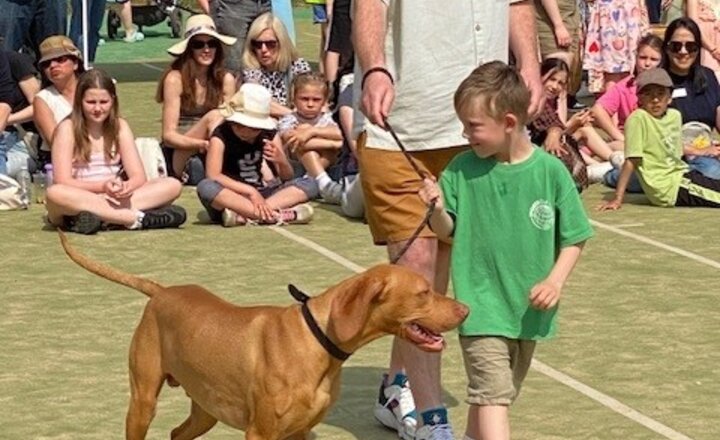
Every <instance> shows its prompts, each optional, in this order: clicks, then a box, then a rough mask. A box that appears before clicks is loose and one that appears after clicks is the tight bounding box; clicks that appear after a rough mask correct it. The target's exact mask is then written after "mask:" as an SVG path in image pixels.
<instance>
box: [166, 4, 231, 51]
mask: <svg viewBox="0 0 720 440" xmlns="http://www.w3.org/2000/svg"><path fill="white" fill-rule="evenodd" d="M196 35H209V36H211V37H213V38H217V39H218V40H220V41H221V42H222V43H223V44H225V45H227V46H232V45H233V44H235V42H236V41H237V38H235V37H230V36H228V35H222V34H219V33H218V31H217V30H216V28H215V22H214V21H213V19H212V18H210V16H208V15H204V14H198V15H193V16H192V17H190V18H188V20H187V23H186V24H185V34H184V35H183V36H184V37H185V38H184V39H183V40H182V41H180V42H179V43H176V44H174V45H172V46H171V47H170V49H168V50H167V51H168V53H169V54H170V55H175V56H180V55H182V54H183V52H185V50H186V49H187V45H188V42H189V41H190V39H191V38H192V37H194V36H196Z"/></svg>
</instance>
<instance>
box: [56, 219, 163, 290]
mask: <svg viewBox="0 0 720 440" xmlns="http://www.w3.org/2000/svg"><path fill="white" fill-rule="evenodd" d="M58 235H59V236H60V243H61V244H62V247H63V249H65V253H66V254H67V255H68V257H70V259H71V260H73V261H74V262H75V263H77V264H78V265H80V266H81V267H82V268H84V269H85V270H87V271H89V272H92V273H94V274H95V275H99V276H101V277H103V278H105V279H108V280H110V281H114V282H116V283H118V284H122V285H124V286H127V287H132V288H133V289H135V290H139V291H140V292H142V293H144V294H145V295H147V296H149V297H151V298H152V297H153V296H154V295H155V294H157V293H158V292H160V291H162V290H163V289H164V287H163V286H161V285H160V284H158V283H156V282H155V281H151V280H147V279H145V278H140V277H138V276H135V275H131V274H129V273H126V272H121V271H119V270H117V269H113V268H112V267H110V266H108V265H106V264H102V263H98V262H97V261H93V260H91V259H90V258H89V257H87V256H85V255H83V254H81V253H80V252H78V251H76V250H75V249H73V247H72V246H70V243H69V242H68V239H67V237H66V236H65V234H64V233H63V232H62V231H61V230H60V229H58Z"/></svg>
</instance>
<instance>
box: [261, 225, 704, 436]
mask: <svg viewBox="0 0 720 440" xmlns="http://www.w3.org/2000/svg"><path fill="white" fill-rule="evenodd" d="M593 223H597V222H593ZM597 226H598V227H605V226H607V225H604V224H602V223H600V224H598V225H597ZM608 227H609V226H608ZM270 229H272V230H273V231H275V232H277V233H278V234H280V235H282V236H284V237H286V238H289V239H290V240H293V241H295V242H297V243H300V244H302V245H303V246H307V247H309V248H310V249H312V250H314V251H316V252H318V253H320V254H321V255H323V256H325V257H327V258H328V259H330V260H332V261H334V262H336V263H338V264H339V265H341V266H344V267H345V268H347V269H350V270H351V271H353V272H356V273H360V272H363V271H365V268H364V267H362V266H360V265H358V264H355V263H353V262H352V261H350V260H348V259H347V258H345V257H343V256H342V255H339V254H337V253H335V252H333V251H331V250H330V249H328V248H326V247H323V246H321V245H319V244H317V243H315V242H314V241H312V240H308V239H307V238H304V237H300V236H299V235H296V234H293V233H292V232H290V231H288V230H286V229H283V228H281V227H277V226H272V227H270ZM613 229H614V228H613ZM619 231H620V232H622V233H626V232H625V231H622V230H619ZM628 234H629V233H628ZM632 235H634V234H632ZM638 237H640V236H638ZM643 238H644V237H643ZM641 241H642V240H641ZM660 244H661V243H660ZM692 255H694V254H692ZM700 258H702V257H700ZM532 368H533V369H534V370H537V371H538V372H540V373H542V374H544V375H546V376H548V377H550V378H551V379H555V380H556V381H558V382H560V383H561V384H563V385H565V386H567V387H569V388H572V389H573V390H575V391H577V392H579V393H580V394H583V395H585V396H587V397H589V398H590V399H592V400H594V401H596V402H598V403H600V404H601V405H603V406H605V407H606V408H609V409H611V410H613V411H615V412H616V413H618V414H620V415H622V416H624V417H627V418H628V419H630V420H632V421H634V422H636V423H638V424H640V425H642V426H644V427H646V428H648V429H649V430H651V431H654V432H656V433H658V434H660V435H662V436H663V437H665V438H667V439H670V440H692V438H690V437H688V436H686V435H685V434H682V433H680V432H678V431H675V430H674V429H672V428H670V427H669V426H666V425H663V424H662V423H660V422H658V421H657V420H655V419H652V418H650V417H648V416H646V415H644V414H642V413H640V412H638V411H637V410H634V409H632V408H631V407H629V406H627V405H625V404H624V403H622V402H620V401H618V400H616V399H613V398H612V397H610V396H608V395H607V394H603V393H601V392H600V391H598V390H596V389H594V388H591V387H589V386H587V385H585V384H583V383H582V382H578V381H577V380H575V379H573V378H572V377H570V376H568V375H566V374H563V373H561V372H559V371H558V370H555V369H554V368H552V367H550V366H548V365H546V364H544V363H542V362H540V361H539V360H537V359H533V361H532Z"/></svg>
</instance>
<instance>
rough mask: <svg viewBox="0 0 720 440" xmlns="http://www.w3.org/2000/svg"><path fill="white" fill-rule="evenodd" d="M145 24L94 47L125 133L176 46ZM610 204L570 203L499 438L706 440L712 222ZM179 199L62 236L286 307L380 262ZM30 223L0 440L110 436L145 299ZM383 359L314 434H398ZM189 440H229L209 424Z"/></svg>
mask: <svg viewBox="0 0 720 440" xmlns="http://www.w3.org/2000/svg"><path fill="white" fill-rule="evenodd" d="M306 12H307V11H306V10H305V9H302V10H300V11H299V13H298V22H297V24H296V29H297V32H298V36H299V37H298V38H299V40H300V48H301V52H302V53H303V55H304V56H306V57H308V58H309V59H311V60H316V58H317V57H316V56H314V55H313V54H314V51H315V48H316V44H317V39H316V37H315V35H316V31H317V29H316V28H315V27H313V26H312V25H311V24H310V23H309V16H307V14H306ZM303 14H305V15H303ZM158 26H160V27H158V28H157V33H155V31H154V30H153V32H151V31H150V30H146V32H147V35H148V37H147V39H146V40H145V41H143V42H141V43H137V44H132V45H130V44H126V43H123V42H120V41H117V42H108V43H107V44H106V45H105V46H103V47H102V48H101V50H100V52H99V57H98V65H100V66H102V67H103V68H106V69H108V70H109V71H110V72H111V73H112V74H113V75H114V76H115V77H116V78H117V79H118V87H119V99H120V107H121V113H122V114H123V115H124V116H125V117H126V118H127V119H128V121H129V122H130V125H131V127H132V128H133V130H134V132H135V134H136V136H158V135H159V132H160V107H159V105H157V104H156V103H155V102H154V100H153V96H154V91H155V87H156V80H157V77H158V76H159V74H160V72H159V70H158V69H161V68H162V67H161V66H162V65H163V63H165V62H167V60H168V57H166V56H165V55H164V52H163V51H164V49H166V48H167V47H169V46H170V45H171V44H172V43H173V42H174V41H176V40H172V39H171V38H169V36H168V35H165V34H166V33H167V29H166V28H163V27H162V26H165V25H164V24H163V25H158ZM143 51H147V53H145V54H144V55H143V54H141V52H143ZM150 54H152V55H150ZM609 194H610V190H609V189H607V188H603V187H601V186H598V185H595V186H593V187H591V188H590V189H589V190H588V191H586V192H585V193H584V194H583V200H584V202H585V205H586V207H587V210H588V213H589V215H590V217H591V219H592V221H593V224H594V226H595V231H596V236H595V237H594V238H593V239H592V240H591V241H590V242H589V243H588V245H587V247H586V249H585V251H584V255H583V258H582V260H581V262H580V263H579V265H578V267H577V268H576V270H575V272H574V274H573V276H572V277H571V279H570V281H569V283H568V285H567V286H566V288H565V290H564V292H563V295H564V296H563V300H562V307H561V317H560V324H561V326H560V333H559V336H558V338H556V339H555V340H552V341H547V342H542V343H540V344H539V345H538V349H537V351H536V360H537V361H538V362H537V363H536V365H535V367H534V368H533V369H532V370H531V371H530V374H529V376H528V378H527V380H526V382H525V384H524V387H523V391H522V394H521V396H520V399H519V400H518V401H517V403H516V404H515V405H514V406H513V409H512V426H513V438H516V439H530V440H536V439H539V440H546V439H547V440H560V439H601V440H616V439H623V440H654V439H678V440H681V439H702V440H715V439H717V438H720V427H719V425H718V423H717V421H718V415H719V414H720V398H719V397H718V396H720V373H719V372H718V371H719V370H718V368H717V365H719V364H720V351H719V350H718V342H717V341H718V340H720V312H719V311H718V306H717V303H718V299H717V297H718V288H717V287H714V286H715V284H716V283H717V278H718V269H720V244H719V242H718V240H716V239H714V237H715V231H714V229H713V228H714V226H715V225H716V224H717V218H718V217H717V215H718V214H717V211H715V210H712V209H694V210H692V209H661V208H656V207H652V206H649V205H648V203H647V201H646V199H645V198H644V197H642V196H630V197H629V198H628V201H627V203H626V205H625V206H623V208H622V209H621V210H620V211H617V212H597V211H595V209H594V208H595V207H596V206H597V205H598V204H599V203H600V201H601V200H602V199H603V198H605V197H608V196H609ZM178 203H180V204H181V205H182V206H184V207H185V208H186V209H187V210H188V212H189V214H190V217H189V220H188V222H187V223H186V225H184V227H183V228H182V229H179V230H161V231H151V232H145V231H140V232H126V231H114V232H103V233H100V234H98V235H96V236H91V237H87V236H78V235H71V236H70V241H71V243H72V245H73V246H75V247H76V248H77V249H78V250H80V251H81V252H83V253H86V254H87V255H89V256H91V257H92V258H94V259H97V260H98V261H101V262H104V263H107V264H110V265H112V266H113V267H116V268H119V269H122V270H124V271H128V272H130V273H133V274H137V275H140V276H143V277H148V278H151V279H154V280H157V281H158V282H160V283H163V284H168V285H172V284H185V283H198V284H201V285H203V286H205V287H207V288H208V289H210V290H211V291H213V292H215V293H216V294H218V295H219V296H221V297H223V298H225V299H227V300H229V301H232V302H235V303H238V304H291V303H292V299H291V298H290V296H289V295H288V293H287V290H286V285H287V284H288V283H294V284H296V285H297V286H299V287H300V288H302V289H304V290H305V291H307V292H309V293H312V294H316V293H319V292H321V291H322V290H324V289H325V288H327V287H328V286H330V285H332V284H334V283H336V282H338V281H340V280H342V279H344V278H346V277H349V276H351V275H352V274H353V273H354V271H355V270H356V269H357V267H358V266H359V267H369V266H371V265H373V264H376V263H380V262H383V261H385V255H384V252H383V249H382V248H379V247H375V246H373V245H372V244H371V239H370V235H369V232H368V228H367V226H366V225H365V224H363V223H362V222H358V221H352V220H348V219H346V218H344V217H342V216H341V215H339V213H338V211H337V209H335V208H334V207H329V206H326V205H319V204H318V205H316V208H317V209H316V218H315V219H314V221H313V222H312V224H310V225H306V226H289V227H285V228H283V229H281V230H277V229H274V228H265V227H238V228H233V229H224V228H222V227H219V226H214V225H207V224H205V223H203V222H202V221H201V220H199V218H200V215H199V214H200V213H201V212H202V207H201V205H200V203H199V201H198V198H197V195H196V194H195V191H194V189H193V188H186V189H185V190H184V193H183V195H182V197H181V199H180V200H179V202H178ZM43 212H44V208H43V207H42V206H41V205H33V206H32V207H31V208H30V209H29V210H26V211H13V212H4V213H2V215H0V230H1V231H4V232H5V236H4V239H3V240H2V244H1V245H0V252H1V253H2V255H3V256H4V260H3V264H2V266H0V279H1V280H2V281H3V287H2V289H0V304H2V314H1V315H0V316H1V318H0V347H2V349H1V350H0V366H2V367H1V368H0V390H1V391H0V404H1V405H2V411H0V439H8V440H16V439H43V440H46V439H47V440H50V439H52V440H65V439H73V440H81V439H87V440H97V439H110V438H121V437H122V436H123V429H124V417H125V411H126V408H127V400H128V395H129V392H128V379H127V353H128V347H129V344H130V339H131V337H132V333H133V331H134V328H135V326H136V324H137V322H138V321H139V318H140V316H141V313H142V310H143V307H144V305H145V303H146V298H145V296H144V295H142V294H140V293H138V292H135V291H133V290H131V289H128V288H125V287H121V286H118V285H115V284H113V283H110V282H108V281H106V280H103V279H100V278H98V277H97V276H94V275H91V274H89V273H87V272H86V271H84V270H82V269H81V268H79V267H78V266H76V265H75V264H74V263H72V262H71V261H70V260H69V259H68V258H67V257H66V256H65V255H64V253H63V252H62V249H61V248H60V245H59V241H58V239H57V236H56V233H55V232H54V231H52V230H48V229H46V228H44V227H43V223H42V221H41V216H42V214H43ZM705 226H707V227H708V228H707V230H706V229H705ZM320 251H323V252H324V253H320ZM333 256H334V257H333ZM340 257H342V258H340ZM531 263H532V262H528V261H523V260H522V259H520V260H519V261H517V264H518V265H521V264H531ZM228 337H232V335H228ZM447 341H448V347H447V350H446V352H445V354H444V357H443V391H444V394H443V398H444V401H445V403H446V404H447V406H448V407H449V409H450V415H451V418H452V421H453V423H454V424H455V426H456V435H457V436H461V434H462V429H463V426H464V424H465V421H466V409H467V406H466V404H465V403H464V396H465V382H466V378H465V373H464V368H463V365H462V358H461V355H460V350H459V347H458V342H457V338H456V335H455V334H454V333H451V334H448V335H447ZM389 349H390V338H383V339H381V340H378V341H376V342H374V343H372V344H370V345H369V346H367V347H365V348H364V349H362V350H360V351H359V352H358V353H356V354H355V355H354V356H353V357H352V358H351V359H350V360H349V361H348V362H347V363H346V364H345V365H346V367H345V369H344V375H343V389H342V394H341V397H340V400H339V402H338V403H337V404H336V405H335V407H334V408H333V409H332V410H331V412H330V414H329V416H328V417H327V419H326V420H325V421H324V422H323V423H322V424H320V425H318V426H317V427H316V428H315V430H314V435H315V438H318V439H330V440H349V439H357V440H390V439H394V438H397V437H396V436H395V435H394V434H393V433H391V432H389V431H387V430H385V429H383V428H381V427H379V426H378V424H377V423H376V422H375V421H374V420H373V418H372V405H373V400H374V398H375V394H376V392H377V385H378V381H379V379H380V375H381V374H382V372H383V370H384V369H385V368H386V367H387V360H388V353H389ZM298 368H302V366H298ZM568 379H569V380H568ZM573 380H574V381H575V382H573ZM189 407H190V405H189V400H188V399H187V398H186V396H185V395H184V393H183V391H182V390H180V389H170V388H168V387H165V388H164V390H163V392H162V394H161V396H160V403H159V406H158V412H157V417H156V419H155V421H154V422H153V424H152V426H151V432H150V434H149V436H148V438H151V439H156V438H167V437H168V435H169V434H168V433H169V431H170V430H171V429H172V428H173V427H174V426H176V425H178V424H179V423H180V422H181V421H183V420H184V419H185V417H186V416H187V414H188V410H189ZM204 438H206V439H237V438H242V435H241V434H239V433H238V432H236V431H234V430H232V429H229V428H227V427H225V426H221V425H218V426H217V427H216V428H214V429H213V430H212V431H211V432H210V433H208V434H207V435H205V436H204Z"/></svg>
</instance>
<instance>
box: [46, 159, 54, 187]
mask: <svg viewBox="0 0 720 440" xmlns="http://www.w3.org/2000/svg"><path fill="white" fill-rule="evenodd" d="M52 184H53V166H52V164H51V163H49V164H47V165H45V187H46V188H49V187H50V185H52Z"/></svg>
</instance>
